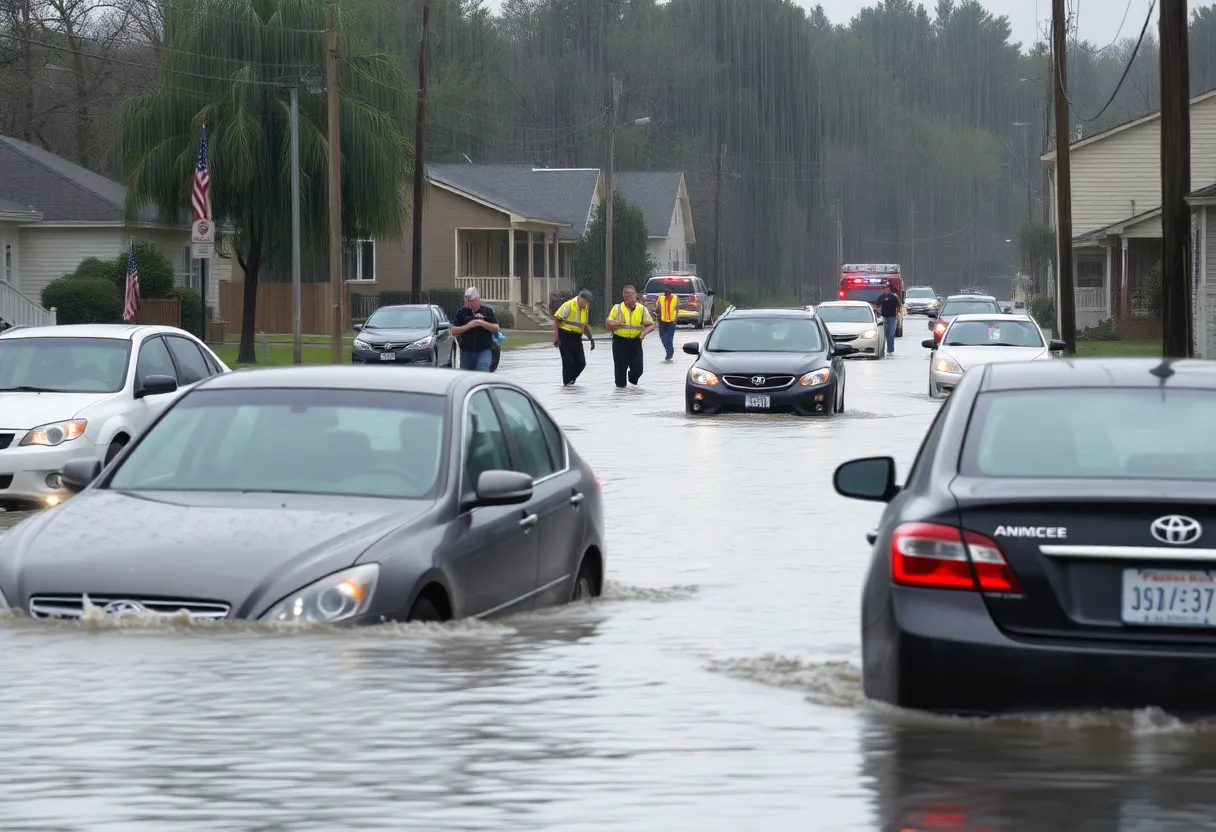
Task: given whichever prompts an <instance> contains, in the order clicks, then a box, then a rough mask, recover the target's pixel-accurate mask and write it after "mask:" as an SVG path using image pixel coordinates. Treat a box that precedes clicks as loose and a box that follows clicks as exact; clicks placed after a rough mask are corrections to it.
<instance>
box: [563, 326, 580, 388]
mask: <svg viewBox="0 0 1216 832" xmlns="http://www.w3.org/2000/svg"><path fill="white" fill-rule="evenodd" d="M557 349H558V351H560V352H561V354H562V384H574V382H576V381H578V377H579V376H580V375H582V372H583V369H584V368H586V366H587V354H586V353H585V352H583V334H582V333H581V332H567V331H566V330H564V329H559V330H558V332H557Z"/></svg>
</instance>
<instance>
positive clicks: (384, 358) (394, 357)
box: [380, 352, 397, 361]
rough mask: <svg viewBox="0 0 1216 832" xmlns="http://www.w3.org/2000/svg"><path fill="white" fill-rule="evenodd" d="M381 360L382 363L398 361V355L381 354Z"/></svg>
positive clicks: (390, 353) (392, 353) (391, 353)
mask: <svg viewBox="0 0 1216 832" xmlns="http://www.w3.org/2000/svg"><path fill="white" fill-rule="evenodd" d="M380 360H381V361H396V360H397V353H395V352H382V353H380Z"/></svg>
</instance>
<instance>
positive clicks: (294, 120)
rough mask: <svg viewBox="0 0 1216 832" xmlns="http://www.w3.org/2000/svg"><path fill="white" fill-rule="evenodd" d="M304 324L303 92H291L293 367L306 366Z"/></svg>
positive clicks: (293, 89)
mask: <svg viewBox="0 0 1216 832" xmlns="http://www.w3.org/2000/svg"><path fill="white" fill-rule="evenodd" d="M302 333H303V324H302V322H301V320H300V88H299V87H292V88H291V363H292V364H303V363H304V336H303V334H302Z"/></svg>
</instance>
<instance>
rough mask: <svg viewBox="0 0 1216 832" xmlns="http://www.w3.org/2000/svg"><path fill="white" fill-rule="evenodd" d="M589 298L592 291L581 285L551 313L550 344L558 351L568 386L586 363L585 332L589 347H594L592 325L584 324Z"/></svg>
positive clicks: (576, 377) (563, 378)
mask: <svg viewBox="0 0 1216 832" xmlns="http://www.w3.org/2000/svg"><path fill="white" fill-rule="evenodd" d="M591 298H592V294H591V292H589V291H588V290H586V289H584V290H583V291H581V292H579V293H578V294H577V295H575V296H574V297H572V298H570V300H568V301H566V302H565V303H563V304H562V305H561V306H559V307H558V308H557V312H555V313H553V346H555V347H557V348H558V350H559V351H560V352H561V356H562V384H563V385H565V386H567V387H569V386H570V385H571V384H574V382H576V381H578V377H579V375H580V374H581V373H582V372H583V368H585V367H586V366H587V355H586V353H584V352H583V336H584V335H586V336H587V340H588V341H590V342H591V349H593V350H594V349H595V339H594V338H593V337H591V327H589V326H587V307H588V306H589V305H590V304H591Z"/></svg>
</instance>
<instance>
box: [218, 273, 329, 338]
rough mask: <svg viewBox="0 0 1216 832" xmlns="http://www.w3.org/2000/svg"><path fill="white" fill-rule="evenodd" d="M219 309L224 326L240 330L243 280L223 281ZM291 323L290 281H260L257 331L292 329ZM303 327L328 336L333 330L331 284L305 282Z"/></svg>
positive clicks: (302, 328) (302, 312)
mask: <svg viewBox="0 0 1216 832" xmlns="http://www.w3.org/2000/svg"><path fill="white" fill-rule="evenodd" d="M220 309H221V310H223V316H224V321H225V324H226V325H225V327H224V329H225V330H227V331H228V332H239V331H240V329H241V321H242V320H243V318H244V312H245V284H244V283H243V282H242V283H237V282H235V281H234V282H228V281H221V282H220ZM347 320H349V316H348V318H347ZM291 323H292V321H291V284H290V283H261V284H259V285H258V300H257V314H256V316H255V319H254V324H253V328H254V330H255V331H258V332H291V331H292V326H291ZM300 328H301V330H302V331H304V332H307V333H309V334H313V335H327V334H329V333H330V332H332V331H333V303H332V302H331V301H330V296H329V284H328V283H305V284H303V285H302V286H301V287H300Z"/></svg>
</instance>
